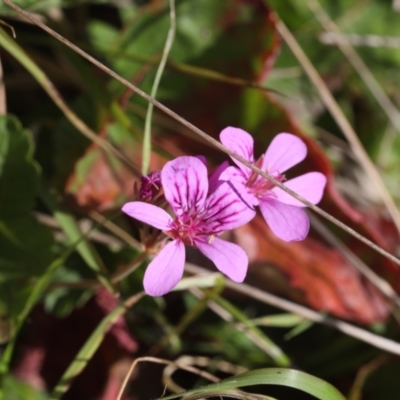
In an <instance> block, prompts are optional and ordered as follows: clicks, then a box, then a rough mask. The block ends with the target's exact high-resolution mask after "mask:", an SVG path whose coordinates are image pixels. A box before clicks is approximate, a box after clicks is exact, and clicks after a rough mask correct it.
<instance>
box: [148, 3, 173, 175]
mask: <svg viewBox="0 0 400 400" xmlns="http://www.w3.org/2000/svg"><path fill="white" fill-rule="evenodd" d="M169 8H170V13H169V15H170V28H169V30H168V35H167V40H166V41H165V46H164V51H163V54H162V57H161V60H160V64H159V66H158V68H157V72H156V77H155V78H154V83H153V87H152V88H151V97H153V98H155V97H156V94H157V89H158V85H159V83H160V80H161V76H162V73H163V71H164V68H165V64H166V62H167V59H168V54H169V52H170V50H171V47H172V44H173V42H174V38H175V30H176V19H175V0H169ZM153 108H154V105H153V104H152V103H149V104H148V105H147V114H146V120H145V123H144V138H143V155H142V158H143V162H142V174H143V175H147V174H148V173H149V166H150V155H151V118H152V115H153Z"/></svg>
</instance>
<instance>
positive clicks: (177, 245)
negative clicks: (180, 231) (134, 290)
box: [143, 240, 185, 296]
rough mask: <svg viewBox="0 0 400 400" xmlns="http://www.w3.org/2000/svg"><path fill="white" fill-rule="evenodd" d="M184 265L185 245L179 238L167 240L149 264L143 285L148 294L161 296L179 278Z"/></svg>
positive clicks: (174, 284)
mask: <svg viewBox="0 0 400 400" xmlns="http://www.w3.org/2000/svg"><path fill="white" fill-rule="evenodd" d="M184 267H185V246H184V244H183V243H182V242H181V241H180V240H173V241H172V242H169V243H168V244H167V245H166V246H165V247H164V248H163V249H162V250H161V251H160V252H159V253H158V255H157V256H156V257H155V258H154V260H153V261H152V262H151V263H150V264H149V266H148V267H147V269H146V272H145V274H144V279H143V286H144V290H145V291H146V293H147V294H148V295H150V296H163V295H164V294H166V293H168V292H169V291H171V290H172V289H173V288H174V287H175V286H176V285H177V284H178V282H179V281H180V280H181V278H182V275H183V270H184Z"/></svg>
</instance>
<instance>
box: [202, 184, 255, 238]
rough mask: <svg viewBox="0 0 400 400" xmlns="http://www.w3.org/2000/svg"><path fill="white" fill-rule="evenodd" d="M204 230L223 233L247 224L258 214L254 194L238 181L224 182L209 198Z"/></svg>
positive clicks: (206, 203)
mask: <svg viewBox="0 0 400 400" xmlns="http://www.w3.org/2000/svg"><path fill="white" fill-rule="evenodd" d="M204 208H205V210H206V211H205V213H204V215H203V217H202V221H203V224H204V228H203V229H204V231H207V232H211V233H221V232H223V231H227V230H230V229H235V228H238V227H239V226H242V225H245V224H247V222H249V221H250V220H252V219H253V218H254V216H255V214H256V212H255V209H254V206H253V196H252V195H250V194H249V193H248V192H247V190H246V188H245V187H244V186H242V185H241V184H239V183H237V182H234V181H232V182H224V183H223V184H222V185H220V186H219V187H218V188H217V189H216V190H215V192H214V193H211V194H210V195H209V197H208V198H207V200H206V202H205V205H204Z"/></svg>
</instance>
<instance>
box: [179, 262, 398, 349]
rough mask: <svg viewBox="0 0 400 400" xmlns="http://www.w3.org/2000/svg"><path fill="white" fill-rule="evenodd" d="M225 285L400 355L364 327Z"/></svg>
mask: <svg viewBox="0 0 400 400" xmlns="http://www.w3.org/2000/svg"><path fill="white" fill-rule="evenodd" d="M185 269H186V270H187V271H189V272H190V273H192V274H204V273H206V272H208V271H207V270H206V269H204V268H201V267H199V266H197V265H194V264H191V263H186V265H185ZM225 286H226V287H227V288H229V289H232V290H234V291H236V292H238V293H242V294H244V295H246V296H248V297H251V298H253V299H255V300H258V301H260V302H262V303H265V304H269V305H272V306H274V307H277V308H280V309H282V310H286V311H289V312H291V313H294V314H297V315H300V316H302V317H304V318H306V319H309V320H311V321H314V322H317V323H319V324H322V325H327V326H330V327H331V328H334V329H336V330H338V331H340V332H342V333H344V334H346V335H349V336H352V337H354V338H356V339H358V340H361V341H362V342H365V343H368V344H370V345H371V346H374V347H377V348H379V349H381V350H384V351H387V352H389V353H393V354H396V355H400V343H397V342H395V341H393V340H390V339H386V338H384V337H382V336H379V335H375V334H373V333H371V332H368V331H366V330H364V329H361V328H358V327H356V326H354V325H351V324H349V323H347V322H344V321H341V320H339V319H336V318H332V317H328V316H326V315H323V314H321V313H319V312H317V311H314V310H311V309H309V308H307V307H304V306H302V305H300V304H296V303H293V302H291V301H289V300H286V299H282V298H280V297H278V296H274V295H273V294H270V293H266V292H264V291H262V290H260V289H257V288H255V287H253V286H250V285H247V284H245V283H235V282H232V281H229V280H227V281H226V282H225Z"/></svg>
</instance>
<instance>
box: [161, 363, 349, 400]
mask: <svg viewBox="0 0 400 400" xmlns="http://www.w3.org/2000/svg"><path fill="white" fill-rule="evenodd" d="M253 385H278V386H286V387H291V388H294V389H298V390H301V391H303V392H306V393H308V394H310V395H312V396H315V397H316V398H317V399H320V400H345V397H344V396H343V395H342V394H341V393H340V392H339V391H338V390H337V389H336V388H335V387H333V386H332V385H331V384H330V383H328V382H325V381H323V380H322V379H320V378H317V377H315V376H312V375H309V374H306V373H305V372H302V371H297V370H295V369H286V368H262V369H257V370H254V371H249V372H245V373H244V374H240V375H236V376H232V377H230V378H227V379H224V380H223V381H221V382H218V383H213V384H211V385H208V386H204V387H202V388H198V389H193V390H189V391H187V392H184V393H178V394H174V395H171V396H167V397H163V399H162V400H172V399H176V398H178V397H183V398H184V399H185V400H196V399H198V398H200V396H201V397H209V396H210V395H211V394H215V393H216V392H218V394H219V395H220V396H223V393H227V395H228V396H229V391H231V390H232V389H236V388H238V387H246V386H253ZM160 400H161V399H160Z"/></svg>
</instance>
